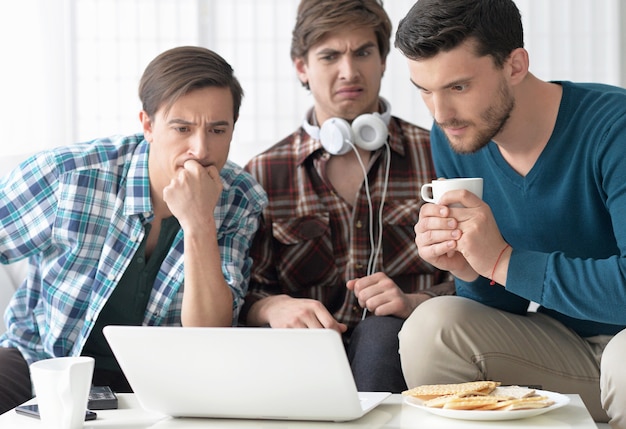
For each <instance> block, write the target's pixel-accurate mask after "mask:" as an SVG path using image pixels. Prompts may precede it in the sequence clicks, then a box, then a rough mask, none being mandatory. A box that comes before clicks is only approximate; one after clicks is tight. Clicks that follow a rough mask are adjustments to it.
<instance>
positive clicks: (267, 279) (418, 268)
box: [242, 117, 445, 331]
mask: <svg viewBox="0 0 626 429" xmlns="http://www.w3.org/2000/svg"><path fill="white" fill-rule="evenodd" d="M388 141H389V147H390V149H391V150H390V154H391V163H390V167H389V181H388V185H387V192H386V196H385V200H384V205H383V214H382V221H383V235H382V237H383V238H382V249H381V252H380V255H379V256H378V260H377V261H376V265H375V267H376V269H375V270H374V271H382V272H384V273H385V274H387V275H388V276H389V277H390V278H392V279H393V280H394V281H395V282H396V283H397V284H398V285H399V286H400V287H401V288H402V289H403V290H404V291H405V292H409V293H410V292H416V291H418V290H422V289H425V288H428V287H430V286H432V285H434V284H437V283H440V282H441V281H443V280H444V279H445V274H444V273H442V272H440V271H438V270H436V269H435V268H433V267H432V266H431V265H429V264H427V263H426V262H424V261H423V260H422V259H421V258H420V257H419V255H418V252H417V247H416V246H415V232H414V230H413V228H414V226H415V223H416V222H417V219H418V216H419V209H420V206H421V204H422V202H421V200H420V197H419V195H420V188H421V186H422V185H423V184H424V183H427V182H430V181H431V180H432V179H433V178H435V171H434V168H433V164H432V161H431V154H430V139H429V132H428V131H427V130H424V129H422V128H419V127H417V126H415V125H412V124H410V123H408V122H405V121H403V120H401V119H399V118H395V117H392V118H391V121H390V123H389V140H388ZM386 157H387V149H386V147H383V148H381V149H379V150H378V151H376V152H375V153H373V154H372V158H371V160H370V168H369V171H368V181H369V188H370V194H371V199H372V203H373V212H374V222H373V225H374V237H375V240H374V241H375V242H377V237H378V216H379V209H380V205H381V197H382V195H383V189H384V182H385V173H386V163H387V161H386ZM329 158H330V155H329V154H328V153H327V152H326V151H325V150H324V149H323V147H322V145H321V143H320V142H319V141H317V140H314V139H313V138H311V136H309V135H308V134H307V133H306V132H305V130H304V129H303V128H300V129H298V130H297V131H296V132H295V133H293V134H291V135H290V136H288V137H287V138H285V139H284V140H283V141H281V142H279V143H278V144H276V145H274V146H273V147H271V148H270V149H268V150H267V151H265V152H263V153H262V154H259V155H257V156H256V157H254V158H253V159H252V160H251V161H250V162H249V163H248V165H247V166H246V168H245V169H246V170H247V171H248V172H250V173H251V174H252V176H253V177H254V178H255V179H256V180H257V181H258V182H259V183H260V184H261V186H262V187H263V188H264V189H265V190H266V192H267V194H268V198H269V205H268V206H267V207H266V208H265V210H264V211H263V216H262V219H261V223H260V227H259V230H258V231H257V234H256V236H255V239H254V241H253V245H252V248H251V257H252V259H253V267H252V275H251V280H250V288H249V292H248V295H247V297H246V305H245V306H244V309H243V312H244V313H245V312H246V307H248V306H249V305H250V304H251V303H253V302H256V301H257V300H258V299H260V298H262V297H266V296H268V295H274V294H283V293H284V294H288V295H290V296H293V297H298V298H312V299H316V300H319V301H321V302H322V303H323V304H324V305H325V306H326V307H327V308H328V310H329V311H330V312H331V313H332V314H333V316H334V317H335V318H336V319H337V320H338V321H340V322H343V323H346V324H347V325H348V327H349V328H353V327H354V326H355V325H356V324H357V323H358V321H359V320H360V319H361V316H362V309H361V308H360V307H359V305H358V302H357V300H356V299H355V297H354V294H353V293H352V292H351V291H349V290H348V289H347V288H346V286H345V285H346V282H347V281H348V280H350V279H353V278H357V277H363V276H365V275H367V269H368V261H369V258H370V254H371V253H372V251H373V250H372V248H371V244H370V232H369V207H368V201H367V195H366V192H365V186H361V189H360V190H359V193H358V196H357V200H356V205H355V207H352V206H350V205H349V204H348V203H347V202H346V201H345V200H343V199H342V198H340V197H339V196H338V195H337V194H336V193H335V192H334V191H333V189H332V187H331V185H330V184H329V183H327V181H326V180H325V177H326V174H325V168H326V164H327V161H328V159H329ZM245 317H246V314H242V320H243V321H244V322H245ZM349 331H351V329H350V330H349Z"/></svg>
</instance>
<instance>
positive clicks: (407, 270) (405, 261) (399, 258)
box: [382, 200, 436, 277]
mask: <svg viewBox="0 0 626 429" xmlns="http://www.w3.org/2000/svg"><path fill="white" fill-rule="evenodd" d="M422 204H423V203H422V202H421V201H417V200H408V201H402V202H398V201H390V202H386V203H385V207H384V209H383V246H382V247H383V266H384V271H385V273H386V274H387V275H388V276H389V277H394V276H399V275H405V274H432V273H434V272H435V271H436V269H435V268H434V267H433V266H432V265H430V264H429V263H427V262H425V261H424V260H423V259H422V258H421V257H420V256H419V253H418V250H417V246H416V245H415V229H414V228H415V224H416V223H417V221H418V219H419V211H420V207H421V206H422Z"/></svg>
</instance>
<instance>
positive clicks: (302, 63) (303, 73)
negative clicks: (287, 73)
mask: <svg viewBox="0 0 626 429" xmlns="http://www.w3.org/2000/svg"><path fill="white" fill-rule="evenodd" d="M293 65H294V67H295V68H296V74H297V75H298V80H299V81H300V83H301V84H302V85H303V86H305V87H308V85H309V75H308V71H307V65H306V60H305V59H304V58H302V57H298V58H296V59H295V60H293Z"/></svg>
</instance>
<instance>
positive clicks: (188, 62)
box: [139, 46, 243, 122]
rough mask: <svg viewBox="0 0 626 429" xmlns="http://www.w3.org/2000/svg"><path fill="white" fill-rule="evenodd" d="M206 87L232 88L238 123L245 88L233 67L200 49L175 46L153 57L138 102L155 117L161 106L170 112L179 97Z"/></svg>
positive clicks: (140, 85) (141, 83) (146, 71)
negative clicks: (242, 86)
mask: <svg viewBox="0 0 626 429" xmlns="http://www.w3.org/2000/svg"><path fill="white" fill-rule="evenodd" d="M205 87H218V88H230V91H231V93H232V96H233V115H234V122H237V118H238V117H239V108H240V107H241V100H242V98H243V89H242V88H241V85H240V83H239V81H238V80H237V78H236V77H235V75H234V73H233V68H232V67H231V66H230V64H228V63H227V62H226V60H224V58H222V57H221V56H219V55H218V54H216V53H215V52H213V51H211V50H209V49H206V48H202V47H198V46H180V47H176V48H173V49H170V50H167V51H165V52H163V53H161V54H159V55H158V56H157V57H156V58H154V59H153V60H152V61H151V62H150V64H148V67H146V70H145V71H144V73H143V76H142V77H141V81H140V82H139V99H140V100H141V103H142V108H143V110H144V111H145V112H146V113H147V114H148V116H149V117H150V118H154V115H156V113H157V111H158V110H159V109H160V108H161V107H165V109H166V110H169V109H170V108H171V107H172V105H173V104H174V103H175V102H176V100H178V99H179V98H180V97H182V96H184V95H186V94H188V93H189V92H191V91H193V90H196V89H201V88H205Z"/></svg>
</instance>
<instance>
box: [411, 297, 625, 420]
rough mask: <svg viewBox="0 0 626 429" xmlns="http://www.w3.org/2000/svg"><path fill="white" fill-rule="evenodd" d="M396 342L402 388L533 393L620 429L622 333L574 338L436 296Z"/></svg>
mask: <svg viewBox="0 0 626 429" xmlns="http://www.w3.org/2000/svg"><path fill="white" fill-rule="evenodd" d="M399 338H400V360H401V363H402V370H403V373H404V377H405V380H406V383H407V386H408V387H409V388H411V387H414V386H418V385H421V384H438V383H461V382H465V381H473V380H495V381H500V382H502V384H505V385H507V384H518V385H537V386H541V389H544V390H551V391H555V392H561V393H578V394H579V395H580V396H581V398H582V400H583V402H584V403H585V405H586V406H587V408H588V409H589V412H590V414H591V415H592V417H593V418H594V420H595V421H597V422H607V421H609V416H610V420H611V421H610V423H611V426H612V427H614V428H624V429H626V406H625V405H624V404H626V375H624V374H626V371H622V368H621V366H623V364H624V356H625V355H626V331H622V332H621V333H619V334H618V335H616V336H615V337H610V336H598V337H592V338H582V337H580V336H578V335H577V334H576V333H574V332H573V331H572V330H570V329H569V328H567V327H565V326H564V325H563V324H561V323H560V322H558V321H556V320H554V319H553V318H551V317H549V316H546V315H543V314H540V313H528V314H527V315H516V314H512V313H508V312H504V311H500V310H497V309H494V308H491V307H488V306H485V305H483V304H480V303H478V302H475V301H473V300H470V299H467V298H461V297H457V296H441V297H436V298H433V299H429V300H427V301H426V302H424V303H422V304H421V305H420V306H418V307H417V309H416V310H415V311H414V312H413V314H412V315H411V316H410V317H409V318H408V319H407V320H406V322H405V323H404V326H403V327H402V330H401V331H400V334H399ZM609 342H610V343H609ZM607 343H609V344H608V346H607ZM605 347H606V349H605ZM603 351H604V355H603ZM601 360H602V362H600V361H601ZM601 367H602V376H601V375H600V374H601V372H600V368H601ZM601 387H602V395H601V393H600V390H601ZM603 406H604V408H603ZM605 410H606V411H605ZM607 414H608V415H607Z"/></svg>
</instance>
